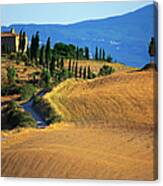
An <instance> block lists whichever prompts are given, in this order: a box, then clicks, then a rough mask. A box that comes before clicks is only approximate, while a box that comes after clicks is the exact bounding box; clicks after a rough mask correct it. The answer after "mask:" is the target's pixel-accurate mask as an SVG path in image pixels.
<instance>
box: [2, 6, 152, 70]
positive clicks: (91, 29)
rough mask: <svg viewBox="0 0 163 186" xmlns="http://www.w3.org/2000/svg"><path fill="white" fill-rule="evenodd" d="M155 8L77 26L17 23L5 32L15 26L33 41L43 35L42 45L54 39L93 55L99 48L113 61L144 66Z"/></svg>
mask: <svg viewBox="0 0 163 186" xmlns="http://www.w3.org/2000/svg"><path fill="white" fill-rule="evenodd" d="M154 9H155V7H154V5H148V6H145V7H143V8H141V9H138V10H136V11H134V12H130V13H127V14H124V15H121V16H115V17H109V18H105V19H98V20H88V21H82V22H79V23H75V24H69V25H59V24H13V25H10V26H8V27H6V26H2V32H3V31H8V30H10V29H11V27H14V28H15V31H16V32H19V31H20V30H21V29H23V31H25V32H26V33H27V35H28V37H29V40H31V37H32V34H35V33H36V32H37V31H39V32H40V40H41V43H46V40H47V38H48V37H49V36H50V37H51V45H52V47H53V45H54V44H55V43H56V42H65V43H72V44H75V45H78V46H82V47H84V46H88V47H89V48H90V51H91V55H94V52H95V47H96V46H98V47H99V48H100V47H102V48H104V49H105V51H106V52H109V53H111V55H112V57H113V59H115V60H117V61H120V62H123V63H125V64H127V65H130V66H136V67H141V66H143V65H144V64H146V63H148V62H149V56H148V44H149V42H150V38H151V37H152V36H154Z"/></svg>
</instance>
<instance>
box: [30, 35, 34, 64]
mask: <svg viewBox="0 0 163 186" xmlns="http://www.w3.org/2000/svg"><path fill="white" fill-rule="evenodd" d="M34 45H35V37H34V35H32V39H31V45H30V54H31V56H30V57H31V61H33V59H34V50H35V46H34Z"/></svg>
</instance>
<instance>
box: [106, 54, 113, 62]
mask: <svg viewBox="0 0 163 186" xmlns="http://www.w3.org/2000/svg"><path fill="white" fill-rule="evenodd" d="M107 62H109V63H111V62H112V57H111V55H108V57H107Z"/></svg>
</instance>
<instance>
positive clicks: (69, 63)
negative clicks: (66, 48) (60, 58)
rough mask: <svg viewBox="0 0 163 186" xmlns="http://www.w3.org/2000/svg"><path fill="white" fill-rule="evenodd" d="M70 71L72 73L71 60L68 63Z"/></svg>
mask: <svg viewBox="0 0 163 186" xmlns="http://www.w3.org/2000/svg"><path fill="white" fill-rule="evenodd" d="M68 71H69V72H71V59H70V60H69V62H68Z"/></svg>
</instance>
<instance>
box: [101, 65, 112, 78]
mask: <svg viewBox="0 0 163 186" xmlns="http://www.w3.org/2000/svg"><path fill="white" fill-rule="evenodd" d="M113 72H115V69H113V67H110V66H108V65H103V67H102V68H100V70H99V74H98V75H99V76H105V75H109V74H111V73H113Z"/></svg>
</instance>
